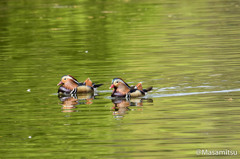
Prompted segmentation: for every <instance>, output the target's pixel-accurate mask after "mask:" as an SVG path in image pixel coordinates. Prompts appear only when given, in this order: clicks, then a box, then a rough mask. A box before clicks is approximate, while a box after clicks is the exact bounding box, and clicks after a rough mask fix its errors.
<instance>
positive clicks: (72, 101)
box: [58, 93, 94, 112]
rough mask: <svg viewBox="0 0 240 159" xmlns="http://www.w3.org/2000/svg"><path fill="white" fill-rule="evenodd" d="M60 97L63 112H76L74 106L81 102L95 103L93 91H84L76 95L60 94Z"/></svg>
mask: <svg viewBox="0 0 240 159" xmlns="http://www.w3.org/2000/svg"><path fill="white" fill-rule="evenodd" d="M58 98H59V99H60V101H61V102H62V103H61V105H62V109H63V112H74V111H75V110H73V109H74V108H76V105H79V104H87V105H90V104H92V103H93V99H94V94H93V93H82V94H76V95H70V94H59V95H58Z"/></svg>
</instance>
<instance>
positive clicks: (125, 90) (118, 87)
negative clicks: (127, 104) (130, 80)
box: [110, 78, 152, 98]
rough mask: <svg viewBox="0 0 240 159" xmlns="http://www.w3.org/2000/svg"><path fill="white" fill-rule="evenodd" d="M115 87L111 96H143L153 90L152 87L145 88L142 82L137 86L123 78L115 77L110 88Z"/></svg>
mask: <svg viewBox="0 0 240 159" xmlns="http://www.w3.org/2000/svg"><path fill="white" fill-rule="evenodd" d="M112 88H113V92H112V95H111V97H126V98H130V97H141V96H144V95H145V94H146V92H148V91H151V90H152V87H148V88H146V89H143V87H142V83H138V84H137V85H136V86H129V85H128V84H127V83H126V82H125V81H124V80H123V79H121V78H114V79H113V80H112V85H111V87H110V89H112Z"/></svg>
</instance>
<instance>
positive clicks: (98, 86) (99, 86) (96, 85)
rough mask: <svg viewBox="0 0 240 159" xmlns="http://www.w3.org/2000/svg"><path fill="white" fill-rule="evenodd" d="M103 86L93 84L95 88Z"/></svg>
mask: <svg viewBox="0 0 240 159" xmlns="http://www.w3.org/2000/svg"><path fill="white" fill-rule="evenodd" d="M101 85H103V84H93V88H98V87H100V86H101Z"/></svg>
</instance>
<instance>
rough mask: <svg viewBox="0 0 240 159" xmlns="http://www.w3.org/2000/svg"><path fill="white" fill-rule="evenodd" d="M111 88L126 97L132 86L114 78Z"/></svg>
mask: <svg viewBox="0 0 240 159" xmlns="http://www.w3.org/2000/svg"><path fill="white" fill-rule="evenodd" d="M110 88H114V89H113V91H114V92H119V93H120V94H122V95H124V94H126V93H128V92H129V91H130V86H129V85H128V84H127V83H126V82H124V81H123V80H122V79H121V78H114V79H113V80H112V85H111V87H110Z"/></svg>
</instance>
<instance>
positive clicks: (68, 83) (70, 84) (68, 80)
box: [57, 75, 79, 90]
mask: <svg viewBox="0 0 240 159" xmlns="http://www.w3.org/2000/svg"><path fill="white" fill-rule="evenodd" d="M78 84H79V82H78V81H77V80H76V79H75V78H74V77H73V76H71V75H65V76H63V77H62V78H61V80H60V82H59V83H58V84H57V85H58V86H59V85H60V86H63V87H65V88H67V89H70V90H73V89H74V88H76V87H77V86H78Z"/></svg>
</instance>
